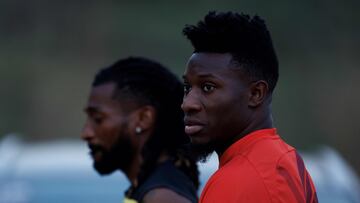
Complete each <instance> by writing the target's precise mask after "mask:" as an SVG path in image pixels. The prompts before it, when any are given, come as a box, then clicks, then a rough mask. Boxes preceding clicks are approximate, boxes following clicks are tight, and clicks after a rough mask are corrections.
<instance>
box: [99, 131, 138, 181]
mask: <svg viewBox="0 0 360 203" xmlns="http://www.w3.org/2000/svg"><path fill="white" fill-rule="evenodd" d="M122 129H126V128H122ZM118 138H119V139H117V141H116V143H114V144H113V147H112V148H111V149H110V150H106V149H104V148H100V149H99V150H101V153H102V158H101V160H99V161H94V164H93V166H94V168H95V170H96V171H97V172H98V173H99V174H100V175H109V174H111V173H113V172H114V171H115V170H119V169H120V170H122V171H127V170H128V169H129V167H130V165H131V163H132V161H133V160H134V157H135V150H134V147H133V146H132V143H131V141H130V135H128V134H127V133H126V132H125V131H122V132H119V136H118Z"/></svg>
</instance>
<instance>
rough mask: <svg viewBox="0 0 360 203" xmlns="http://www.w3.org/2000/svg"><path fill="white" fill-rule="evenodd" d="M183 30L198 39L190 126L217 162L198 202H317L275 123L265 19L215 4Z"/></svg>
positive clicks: (274, 64)
mask: <svg viewBox="0 0 360 203" xmlns="http://www.w3.org/2000/svg"><path fill="white" fill-rule="evenodd" d="M183 33H184V35H185V36H186V37H187V38H188V39H189V40H190V41H191V43H192V45H193V47H194V53H193V54H192V56H191V57H190V59H189V61H188V64H187V68H186V70H185V73H184V91H185V95H184V99H183V104H182V109H183V110H184V112H185V132H186V133H187V134H188V135H189V136H190V138H191V142H192V144H193V146H194V149H196V150H197V151H198V152H199V153H200V154H202V157H203V158H204V157H206V156H207V155H208V154H210V153H211V152H213V151H216V153H217V154H218V156H219V163H220V166H219V169H218V170H217V171H216V172H215V173H214V174H213V175H212V177H211V178H210V179H209V181H208V182H207V183H206V186H205V188H204V190H203V191H202V194H201V197H200V202H201V203H210V202H211V203H218V202H227V203H231V202H234V203H235V202H247V203H261V202H284V203H285V202H286V203H293V202H294V203H295V202H307V203H316V202H317V197H316V192H315V188H314V185H313V183H312V181H311V178H310V175H309V174H308V172H307V170H306V168H305V166H304V163H303V161H302V159H301V157H300V156H299V154H298V153H297V152H296V150H295V149H294V148H293V147H291V146H289V145H288V144H286V143H285V142H284V141H283V140H282V139H281V138H280V137H279V135H278V134H277V131H276V129H275V128H274V125H273V121H272V116H271V100H272V92H273V90H274V88H275V86H276V82H277V80H278V61H277V57H276V54H275V51H274V48H273V45H272V41H271V37H270V33H269V31H268V30H267V28H266V25H265V23H264V21H263V20H262V19H261V18H260V17H258V16H255V17H250V16H248V15H244V14H238V13H232V12H226V13H216V12H210V13H208V14H207V15H206V16H205V18H204V20H203V21H200V22H199V23H198V24H197V25H195V26H193V25H188V26H186V27H185V28H184V30H183Z"/></svg>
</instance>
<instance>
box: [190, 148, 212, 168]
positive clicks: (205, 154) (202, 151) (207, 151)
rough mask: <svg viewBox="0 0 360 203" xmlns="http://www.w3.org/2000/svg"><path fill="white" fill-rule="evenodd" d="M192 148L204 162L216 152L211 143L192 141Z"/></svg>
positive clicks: (194, 153)
mask: <svg viewBox="0 0 360 203" xmlns="http://www.w3.org/2000/svg"><path fill="white" fill-rule="evenodd" d="M190 149H191V152H192V153H193V155H194V156H195V157H196V159H197V161H200V162H202V163H205V162H207V160H208V159H209V157H210V155H211V154H212V153H213V152H214V149H213V148H212V147H211V145H209V144H198V143H191V145H190Z"/></svg>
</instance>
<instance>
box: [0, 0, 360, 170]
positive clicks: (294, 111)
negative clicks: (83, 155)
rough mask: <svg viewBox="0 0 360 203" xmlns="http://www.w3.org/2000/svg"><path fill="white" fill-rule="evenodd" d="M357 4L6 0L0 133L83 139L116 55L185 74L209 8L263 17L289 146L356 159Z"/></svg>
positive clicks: (1, 28)
mask: <svg viewBox="0 0 360 203" xmlns="http://www.w3.org/2000/svg"><path fill="white" fill-rule="evenodd" d="M359 8H360V2H359V1H357V0H348V1H335V0H328V1H319V0H317V1H313V0H304V1H284V0H279V1H266V0H257V1H254V0H243V1H231V0H223V1H216V0H212V1H205V0H203V1H196V2H195V1H174V2H171V3H170V2H169V1H145V0H143V1H94V0H93V1H80V0H75V1H45V0H33V1H25V0H1V1H0V95H1V105H0V135H4V134H6V133H11V132H17V133H21V134H23V135H25V136H24V137H25V138H26V139H29V140H37V139H52V138H59V137H78V136H79V133H80V129H81V127H82V124H83V122H84V119H85V117H84V114H83V113H82V108H83V106H84V105H85V103H86V99H87V95H88V92H89V89H90V83H91V81H92V78H93V75H94V73H95V72H96V70H98V69H99V68H101V67H104V66H106V65H109V64H111V63H113V62H114V61H115V60H117V59H119V58H123V57H126V56H130V55H141V56H146V57H150V58H153V59H156V60H159V61H160V62H162V63H163V64H165V65H167V66H169V67H171V69H172V70H173V71H174V72H176V73H177V74H178V75H179V76H180V75H181V73H182V71H183V68H184V67H185V64H186V60H187V58H188V57H189V55H190V54H191V51H192V49H191V45H190V43H189V42H188V41H187V40H186V39H185V38H184V37H183V36H182V34H181V30H182V28H183V27H184V25H185V24H193V23H196V22H197V21H198V20H200V18H202V17H203V16H204V15H205V14H206V12H207V11H208V10H233V11H242V12H245V13H249V14H252V15H253V14H259V15H260V16H262V17H263V18H265V19H266V21H267V24H268V26H269V29H270V31H271V33H272V36H273V40H274V44H275V48H276V50H277V54H278V57H279V61H280V80H279V83H278V87H277V89H276V91H275V95H274V99H273V113H274V120H275V123H276V126H277V128H278V129H279V132H280V134H281V135H282V136H283V137H284V138H285V139H286V140H287V141H288V142H289V143H290V144H292V145H294V146H296V147H299V148H303V149H304V148H311V147H312V146H314V145H318V144H321V143H326V144H331V145H333V146H335V147H336V148H337V149H339V150H340V152H342V154H343V155H344V156H345V157H346V158H347V159H348V160H350V161H351V162H352V164H353V165H354V166H355V168H356V169H357V171H358V172H359V171H360V163H359V162H358V161H356V160H357V158H356V157H355V156H356V155H357V154H359V150H358V146H357V144H356V143H360V138H359V135H360V125H359V124H358V122H359V114H360V107H359V106H358V105H359V104H360V95H359V92H360V91H359V87H360V80H359V79H358V76H359V75H360V68H359V65H360V57H359V53H360V38H359V36H360V23H359V21H360V14H359V12H358V11H359Z"/></svg>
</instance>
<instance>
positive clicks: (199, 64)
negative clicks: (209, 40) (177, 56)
mask: <svg viewBox="0 0 360 203" xmlns="http://www.w3.org/2000/svg"><path fill="white" fill-rule="evenodd" d="M231 61H232V56H231V54H227V53H225V54H219V53H194V54H193V55H192V56H191V57H190V59H189V61H188V64H187V68H186V70H185V73H184V76H185V77H192V76H203V77H206V76H214V77H216V76H218V77H220V76H230V75H234V70H233V69H231V68H230V66H233V65H232V63H231Z"/></svg>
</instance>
